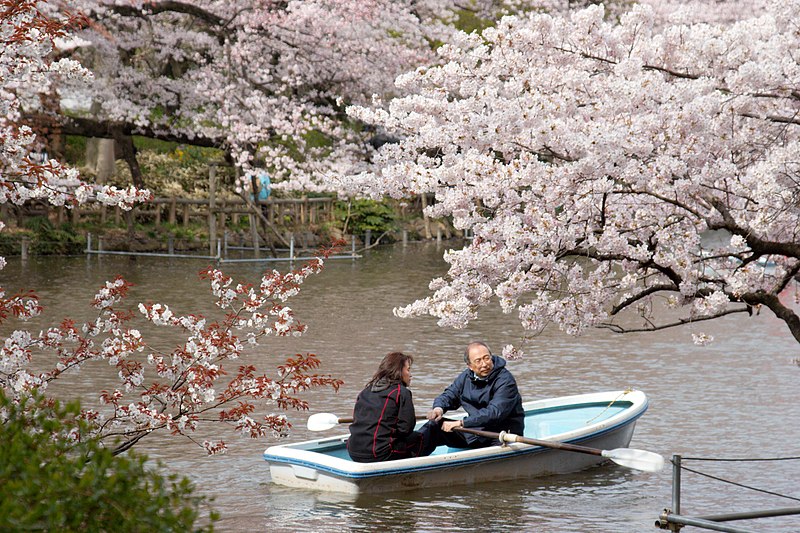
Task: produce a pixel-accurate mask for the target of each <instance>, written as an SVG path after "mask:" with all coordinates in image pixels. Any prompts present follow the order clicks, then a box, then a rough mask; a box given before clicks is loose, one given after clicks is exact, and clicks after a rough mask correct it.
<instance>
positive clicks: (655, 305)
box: [340, 0, 800, 351]
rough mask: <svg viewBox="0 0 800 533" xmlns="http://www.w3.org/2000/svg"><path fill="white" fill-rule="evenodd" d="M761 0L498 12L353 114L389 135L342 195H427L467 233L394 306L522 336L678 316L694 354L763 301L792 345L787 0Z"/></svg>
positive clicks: (798, 170)
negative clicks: (510, 328)
mask: <svg viewBox="0 0 800 533" xmlns="http://www.w3.org/2000/svg"><path fill="white" fill-rule="evenodd" d="M759 4H760V5H762V7H763V9H762V10H761V11H757V12H756V16H753V17H752V18H748V19H746V20H733V21H731V20H726V18H725V17H719V16H708V13H707V12H700V11H692V10H685V9H677V10H675V11H673V12H671V13H669V14H668V15H669V17H670V18H669V19H663V18H660V17H658V16H656V14H655V12H654V10H653V9H652V8H650V7H648V6H644V5H639V6H634V7H633V8H632V9H631V10H630V11H629V12H627V13H626V14H624V15H622V16H621V17H620V18H619V19H618V21H616V20H608V19H607V18H606V17H605V16H604V15H605V13H604V8H603V7H602V6H592V7H589V8H586V9H583V10H580V11H577V12H574V13H570V14H566V15H551V14H534V15H530V16H520V17H507V18H504V19H503V20H501V21H500V22H499V23H498V24H497V26H496V27H492V28H488V29H486V30H485V31H483V33H482V34H477V33H474V34H470V35H466V34H461V35H460V36H459V37H458V38H457V39H455V40H453V41H452V42H450V43H448V44H445V45H444V46H442V47H441V48H440V49H439V51H438V53H439V55H440V64H439V65H436V66H431V67H421V68H418V69H416V70H415V71H413V72H409V73H407V74H405V75H403V76H400V77H399V78H398V79H397V85H398V87H399V91H407V92H409V93H410V94H409V95H407V96H404V97H399V98H395V99H393V100H388V101H387V102H386V103H385V104H383V105H378V106H369V107H367V106H360V107H354V108H352V109H351V110H350V112H351V113H352V114H353V116H354V117H356V118H358V119H359V120H363V121H364V122H367V123H372V124H376V125H378V126H380V127H383V128H385V129H386V130H387V131H389V132H392V133H393V134H394V135H396V136H397V137H398V138H399V139H400V142H398V143H395V144H387V145H385V146H383V147H381V149H380V151H379V153H378V154H377V156H376V157H375V159H374V162H375V167H374V169H371V170H370V171H367V172H361V173H356V174H353V175H350V176H348V177H347V178H344V179H342V180H341V183H340V187H341V188H342V189H347V190H349V191H351V193H353V194H356V193H358V194H367V195H371V196H373V197H375V198H378V197H380V196H381V195H390V196H392V197H395V198H403V197H406V196H408V195H411V194H421V193H428V194H432V195H433V196H435V199H436V201H435V204H434V205H432V206H431V207H429V208H428V209H429V214H430V215H431V216H434V217H445V216H448V217H452V220H453V222H454V224H455V225H456V227H458V228H461V229H464V230H471V231H472V232H473V234H474V240H473V241H472V242H471V243H470V244H469V245H468V246H466V247H465V248H464V249H462V250H458V251H449V252H447V253H446V254H445V259H446V260H447V262H448V263H449V264H450V267H449V272H448V274H447V276H446V277H444V278H440V279H435V280H433V281H432V282H431V285H430V289H431V291H432V294H431V295H430V296H429V297H427V298H424V299H422V300H419V301H417V302H414V303H412V304H411V305H408V306H407V307H403V308H401V309H398V310H397V311H396V312H397V314H399V315H401V316H409V315H424V314H429V315H433V316H435V317H438V319H439V323H440V324H441V325H444V326H454V327H463V326H465V325H466V324H467V323H468V322H469V321H470V320H472V319H474V318H475V317H476V316H477V313H478V310H479V309H480V308H481V307H483V306H486V305H489V304H491V303H493V302H498V303H499V305H500V306H501V307H502V309H503V310H504V311H505V312H509V313H510V312H516V313H517V314H518V316H519V319H520V320H521V322H522V324H523V326H524V327H525V328H526V329H527V330H528V331H529V332H530V333H531V334H536V333H538V332H541V331H542V329H543V328H544V327H545V326H547V325H548V324H555V325H557V326H558V327H560V328H561V329H563V330H564V331H566V332H568V333H570V334H580V333H582V332H584V331H586V329H587V328H590V327H596V326H599V327H606V328H611V329H612V330H614V331H620V332H628V331H651V330H655V329H660V328H667V327H672V326H677V325H683V324H692V326H691V328H690V329H691V331H692V335H693V337H694V340H695V342H697V343H704V342H708V341H710V340H711V338H710V337H709V336H708V335H705V334H704V333H703V332H702V330H701V329H700V325H701V323H702V322H703V321H707V320H711V319H716V318H719V317H723V316H725V315H730V314H732V313H747V314H750V315H754V314H755V315H757V314H758V313H759V311H761V310H762V309H768V310H769V311H770V312H771V313H774V315H775V316H777V317H778V318H780V319H781V320H783V321H784V322H785V323H786V325H787V327H788V328H789V331H790V332H791V334H792V335H793V336H794V337H795V338H796V339H797V340H798V341H800V318H798V314H797V307H796V306H794V307H793V303H792V301H791V300H790V298H789V294H788V291H787V289H788V288H789V287H790V285H791V284H792V283H793V282H794V280H795V278H796V276H797V275H798V272H800V239H799V238H798V233H799V232H800V90H799V88H800V59H798V57H800V56H798V53H797V50H798V49H800V27H799V26H798V24H797V21H798V20H800V2H798V1H797V0H785V1H779V2H772V3H768V4H767V3H759ZM706 11H707V10H706ZM698 14H700V15H703V16H704V18H703V19H702V20H703V21H704V22H695V20H696V19H695V18H694V17H695V16H696V15H698ZM742 14H743V12H741V11H740V12H738V15H739V16H742ZM510 350H512V348H511V347H509V351H510Z"/></svg>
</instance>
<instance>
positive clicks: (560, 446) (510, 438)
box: [453, 427, 603, 455]
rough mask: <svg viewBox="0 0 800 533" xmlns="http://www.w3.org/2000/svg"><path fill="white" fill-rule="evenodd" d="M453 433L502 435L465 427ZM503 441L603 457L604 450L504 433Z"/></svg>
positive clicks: (482, 435)
mask: <svg viewBox="0 0 800 533" xmlns="http://www.w3.org/2000/svg"><path fill="white" fill-rule="evenodd" d="M453 431H460V432H462V433H471V434H473V435H478V436H480V437H488V438H490V439H498V440H501V434H500V433H494V432H492V431H483V430H481V429H472V428H464V427H457V428H453ZM502 441H503V442H521V443H523V444H532V445H533V446H542V447H544V448H554V449H556V450H565V451H569V452H578V453H588V454H590V455H603V450H598V449H597V448H589V447H587V446H579V445H577V444H568V443H566V442H555V441H551V440H538V439H530V438H528V437H522V436H520V435H515V434H514V433H505V432H504V433H502Z"/></svg>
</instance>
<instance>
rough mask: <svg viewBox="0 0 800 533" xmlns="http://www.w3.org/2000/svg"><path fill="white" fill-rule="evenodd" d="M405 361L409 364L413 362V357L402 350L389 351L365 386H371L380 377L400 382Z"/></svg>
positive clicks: (380, 378) (391, 381)
mask: <svg viewBox="0 0 800 533" xmlns="http://www.w3.org/2000/svg"><path fill="white" fill-rule="evenodd" d="M406 361H408V364H409V365H411V364H413V363H414V358H413V357H412V356H410V355H408V354H404V353H403V352H389V353H388V354H387V355H386V357H384V358H383V360H382V361H381V364H380V365H378V371H377V372H375V375H374V376H372V379H371V380H369V383H367V387H371V386H372V385H374V384H375V383H377V382H378V381H380V380H382V379H384V380H386V381H388V382H389V383H391V384H395V383H400V382H401V381H403V367H405V366H406Z"/></svg>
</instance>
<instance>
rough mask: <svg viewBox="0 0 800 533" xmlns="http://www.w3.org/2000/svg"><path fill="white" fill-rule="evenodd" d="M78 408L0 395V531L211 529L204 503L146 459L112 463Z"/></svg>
mask: <svg viewBox="0 0 800 533" xmlns="http://www.w3.org/2000/svg"><path fill="white" fill-rule="evenodd" d="M80 412H81V411H80V406H79V405H78V403H77V402H75V403H69V404H66V405H61V404H60V403H59V402H50V401H47V400H45V399H44V398H43V397H42V396H40V395H34V396H32V397H27V398H24V399H22V400H21V401H20V402H14V401H11V400H10V399H9V398H7V397H6V395H5V394H4V392H3V390H2V389H0V422H2V423H1V424H0V487H2V490H1V491H0V529H1V530H3V531H37V530H38V531H106V530H108V529H113V530H114V531H123V532H127V531H211V530H212V529H213V527H212V526H213V523H214V521H216V520H217V514H216V513H215V512H213V511H212V512H210V513H209V517H208V518H207V519H206V522H207V524H208V525H206V526H197V525H196V522H197V521H198V520H199V519H200V513H201V511H203V508H204V506H205V505H206V501H205V499H204V498H202V497H197V496H193V494H192V493H193V491H194V487H193V486H192V485H191V483H190V482H189V481H188V480H187V479H186V478H182V479H179V478H178V477H177V476H175V475H169V476H166V477H165V476H162V475H160V474H159V473H158V472H157V471H156V470H153V468H152V466H148V465H146V463H145V462H146V457H145V456H141V455H133V454H130V455H127V456H119V457H114V456H113V454H112V453H111V451H110V450H108V449H106V448H105V447H103V446H101V445H100V444H99V443H98V442H97V441H95V440H93V439H88V440H76V439H75V436H77V435H81V434H83V433H85V431H84V430H85V428H84V426H85V424H86V423H85V422H84V421H83V420H81V417H80Z"/></svg>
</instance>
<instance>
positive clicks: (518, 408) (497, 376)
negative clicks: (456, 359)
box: [433, 355, 525, 444]
mask: <svg viewBox="0 0 800 533" xmlns="http://www.w3.org/2000/svg"><path fill="white" fill-rule="evenodd" d="M492 361H493V362H494V368H492V371H491V372H490V373H489V375H488V376H486V379H481V378H478V377H477V376H475V374H474V372H472V370H470V369H467V370H464V371H463V372H462V373H461V374H459V375H458V377H456V379H455V381H454V382H453V383H452V384H451V385H450V386H449V387H447V388H446V389H445V391H444V392H443V393H442V394H440V395H439V397H438V398H436V399H435V400H434V401H433V407H434V408H436V407H441V408H442V410H444V411H445V412H446V411H452V410H453V409H458V408H459V407H463V408H464V411H466V412H467V415H468V416H467V418H465V419H464V427H466V428H473V429H481V430H484V431H493V432H495V433H500V432H501V431H510V432H511V433H515V434H517V435H523V434H524V432H525V411H524V410H523V409H522V396H520V394H519V389H518V388H517V381H516V380H515V379H514V376H512V375H511V372H509V371H508V369H507V368H506V360H505V359H503V358H502V357H498V356H496V355H493V356H492ZM463 435H464V437H465V438H466V440H467V442H468V443H469V444H473V443H475V442H476V441H477V440H479V439H480V437H478V436H477V435H471V434H468V433H466V434H463Z"/></svg>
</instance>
